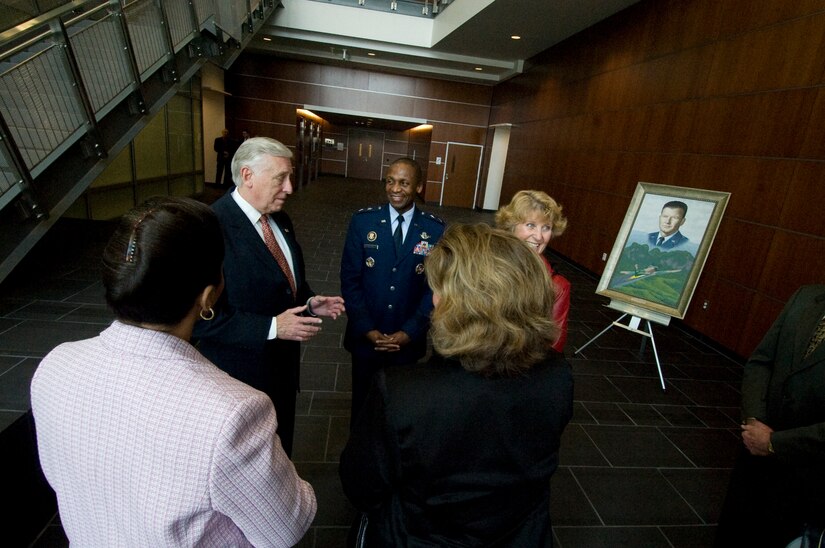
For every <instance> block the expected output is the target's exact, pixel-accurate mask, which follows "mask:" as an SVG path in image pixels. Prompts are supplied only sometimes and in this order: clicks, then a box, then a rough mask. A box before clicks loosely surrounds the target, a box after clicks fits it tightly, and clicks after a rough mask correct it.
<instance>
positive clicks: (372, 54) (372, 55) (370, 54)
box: [367, 51, 375, 57]
mask: <svg viewBox="0 0 825 548" xmlns="http://www.w3.org/2000/svg"><path fill="white" fill-rule="evenodd" d="M367 55H369V56H370V57H375V53H373V52H371V51H370V52H367Z"/></svg>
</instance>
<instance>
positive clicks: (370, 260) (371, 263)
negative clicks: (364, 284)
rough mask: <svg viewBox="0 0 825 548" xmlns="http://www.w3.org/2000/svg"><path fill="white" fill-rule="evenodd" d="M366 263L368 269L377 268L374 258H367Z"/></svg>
mask: <svg viewBox="0 0 825 548" xmlns="http://www.w3.org/2000/svg"><path fill="white" fill-rule="evenodd" d="M366 263H367V268H372V267H374V266H375V259H373V258H372V257H367V261H366Z"/></svg>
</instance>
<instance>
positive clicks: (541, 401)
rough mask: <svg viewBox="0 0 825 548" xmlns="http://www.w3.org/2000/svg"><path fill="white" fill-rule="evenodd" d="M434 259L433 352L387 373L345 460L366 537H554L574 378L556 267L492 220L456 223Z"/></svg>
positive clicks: (378, 540) (521, 542) (542, 541)
mask: <svg viewBox="0 0 825 548" xmlns="http://www.w3.org/2000/svg"><path fill="white" fill-rule="evenodd" d="M425 265H426V272H427V277H428V282H429V284H430V287H431V288H432V290H433V304H434V305H435V309H434V311H433V315H432V332H431V333H432V340H433V349H434V350H435V352H434V356H433V357H432V358H431V359H430V361H429V362H427V363H421V364H417V365H414V366H406V367H394V368H393V367H390V368H386V369H384V370H382V371H381V372H380V373H379V374H378V375H377V377H376V379H375V382H374V384H373V386H372V388H371V390H370V393H369V395H368V396H367V402H366V404H365V406H364V409H363V412H362V414H361V415H359V418H358V420H357V421H356V423H355V425H354V428H353V431H352V434H351V437H350V440H349V442H348V444H347V446H346V448H345V449H344V452H343V454H342V455H341V459H340V475H341V480H342V483H343V486H344V492H345V493H346V494H347V496H348V497H349V498H350V500H351V501H352V502H353V503H354V504H355V506H356V507H358V508H359V509H360V510H362V511H363V512H364V516H365V518H366V519H362V524H363V523H366V524H367V526H366V528H365V534H364V535H363V539H364V541H365V544H364V545H365V546H411V545H416V546H424V545H427V546H430V545H432V546H493V545H494V546H512V547H517V546H518V547H522V546H531V547H533V546H551V545H552V534H551V532H550V513H549V507H550V506H549V504H550V481H549V480H550V476H551V475H552V474H553V472H554V471H555V470H556V467H557V466H558V452H559V443H560V438H561V434H562V431H563V430H564V428H565V426H566V425H567V423H568V421H569V420H570V418H571V416H572V406H573V379H572V375H571V372H570V366H569V364H568V363H567V362H566V361H565V360H564V358H563V356H561V355H560V354H558V353H556V352H553V351H551V350H549V345H550V343H551V342H552V341H553V340H555V339H556V336H557V333H558V327H557V326H556V324H555V322H554V321H553V320H552V318H551V317H550V310H551V309H552V307H553V288H552V285H551V284H550V283H549V282H550V280H549V277H548V274H547V271H546V269H545V267H544V265H543V264H542V262H541V260H539V257H538V256H537V255H536V253H534V252H533V251H531V250H530V249H529V248H528V247H527V246H525V245H524V243H523V242H522V241H520V240H519V239H518V238H516V237H515V236H514V235H512V234H510V233H508V232H505V231H502V230H497V229H494V228H491V227H489V226H487V225H483V224H478V225H451V226H449V227H448V228H447V230H446V231H445V232H444V236H443V237H442V238H441V240H440V241H439V243H438V245H437V246H436V247H435V248H434V249H433V250H432V251H431V253H430V255H429V256H428V257H427V260H426V263H425ZM362 532H363V531H362Z"/></svg>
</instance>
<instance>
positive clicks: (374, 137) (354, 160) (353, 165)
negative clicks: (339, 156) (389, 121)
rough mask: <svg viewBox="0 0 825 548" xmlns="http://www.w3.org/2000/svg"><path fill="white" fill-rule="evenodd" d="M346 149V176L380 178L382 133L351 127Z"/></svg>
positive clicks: (382, 154) (382, 145)
mask: <svg viewBox="0 0 825 548" xmlns="http://www.w3.org/2000/svg"><path fill="white" fill-rule="evenodd" d="M347 149H348V151H347V177H355V178H358V179H375V180H380V179H381V158H382V157H383V156H384V134H383V133H378V132H375V131H363V130H359V129H351V130H349V143H348V145H347Z"/></svg>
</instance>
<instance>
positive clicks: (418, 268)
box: [415, 263, 424, 274]
mask: <svg viewBox="0 0 825 548" xmlns="http://www.w3.org/2000/svg"><path fill="white" fill-rule="evenodd" d="M415 273H416V274H424V263H418V264H417V265H415Z"/></svg>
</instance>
